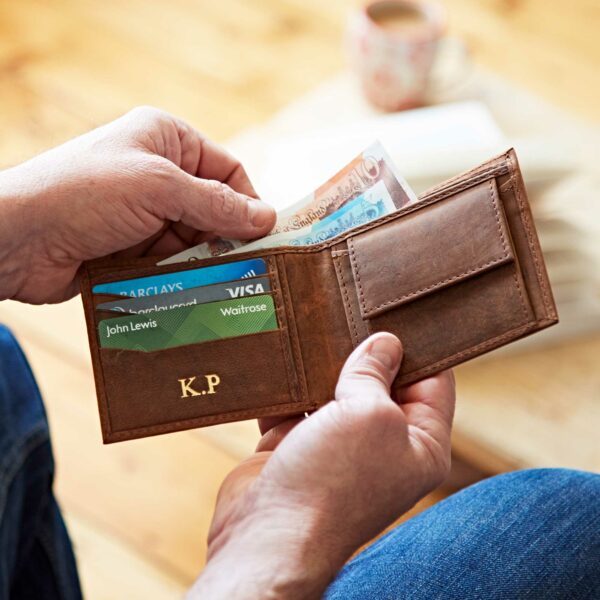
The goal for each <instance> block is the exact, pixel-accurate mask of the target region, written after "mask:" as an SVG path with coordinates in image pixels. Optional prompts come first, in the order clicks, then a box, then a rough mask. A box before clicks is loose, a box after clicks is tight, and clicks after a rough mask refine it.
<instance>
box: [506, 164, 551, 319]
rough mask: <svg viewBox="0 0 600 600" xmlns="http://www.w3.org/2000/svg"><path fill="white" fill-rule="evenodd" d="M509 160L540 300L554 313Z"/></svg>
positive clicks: (514, 172)
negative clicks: (540, 292) (540, 291)
mask: <svg viewBox="0 0 600 600" xmlns="http://www.w3.org/2000/svg"><path fill="white" fill-rule="evenodd" d="M509 160H510V161H511V166H512V173H511V178H510V181H511V186H512V188H513V189H514V190H515V194H516V196H517V204H518V205H519V212H520V216H521V221H522V223H523V225H524V226H525V234H526V235H527V243H528V245H529V249H530V250H531V254H532V256H533V263H534V265H535V273H536V277H537V280H538V285H539V286H540V288H541V290H542V302H543V303H544V308H545V309H546V314H551V315H554V310H553V309H552V303H551V302H550V298H549V297H548V290H547V289H546V286H545V285H544V277H543V275H542V269H541V266H540V261H539V257H538V253H537V249H536V247H535V244H534V242H533V236H532V232H531V223H530V222H529V215H528V213H527V210H525V207H524V205H523V199H522V198H521V192H520V190H519V186H518V185H516V184H515V183H514V182H515V179H516V177H517V168H516V166H515V165H514V162H513V161H512V159H511V158H510V157H509Z"/></svg>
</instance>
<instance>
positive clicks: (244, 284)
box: [96, 277, 271, 315]
mask: <svg viewBox="0 0 600 600" xmlns="http://www.w3.org/2000/svg"><path fill="white" fill-rule="evenodd" d="M270 291H271V282H270V281H269V278H268V277H256V278H253V279H238V280H237V281H228V282H226V283H215V284H214V285H204V286H201V287H197V288H190V289H189V290H184V291H183V292H175V293H174V294H159V295H157V296H143V297H141V298H127V297H124V298H123V299H122V300H112V301H110V302H103V303H102V304H98V306H96V310H110V311H114V312H121V313H131V314H136V315H140V314H146V313H150V312H157V311H162V310H172V309H174V308H182V307H184V306H193V305H196V304H206V303H207V302H217V301H219V300H230V299H232V298H239V299H242V298H245V297H247V296H255V295H257V294H264V293H265V292H270Z"/></svg>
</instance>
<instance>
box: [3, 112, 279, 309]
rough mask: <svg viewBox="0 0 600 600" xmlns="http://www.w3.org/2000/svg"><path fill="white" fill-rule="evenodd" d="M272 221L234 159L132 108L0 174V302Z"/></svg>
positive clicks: (54, 298) (38, 295)
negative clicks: (98, 262) (123, 259)
mask: <svg viewBox="0 0 600 600" xmlns="http://www.w3.org/2000/svg"><path fill="white" fill-rule="evenodd" d="M274 224H275V212H274V210H273V209H272V208H270V207H269V206H267V205H266V204H265V203H263V202H261V201H259V200H256V193H255V191H254V189H253V187H252V184H251V183H250V181H249V179H248V177H247V175H246V173H245V172H244V169H243V168H242V166H241V165H240V163H239V162H237V161H236V160H235V159H234V158H233V157H231V156H230V155H229V154H227V153H226V152H225V151H224V150H223V149H222V148H220V147H218V146H216V145H215V144H213V143H212V142H210V141H208V140H206V139H205V138H203V137H202V136H201V135H200V134H199V133H198V132H197V131H195V130H194V129H192V128H191V127H190V126H189V125H187V124H185V123H184V122H182V121H180V120H178V119H176V118H174V117H172V116H170V115H168V114H166V113H164V112H161V111H159V110H156V109H153V108H138V109H135V110H133V111H132V112H130V113H128V114H126V115H125V116H123V117H121V118H120V119H118V120H116V121H114V122H112V123H109V124H108V125H105V126H104V127H101V128H99V129H96V130H94V131H92V132H90V133H88V134H86V135H83V136H81V137H79V138H76V139H74V140H71V141H70V142H68V143H66V144H64V145H62V146H59V147H58V148H55V149H53V150H50V151H48V152H46V153H44V154H41V155H40V156H37V157H35V158H34V159H32V160H30V161H28V162H27V163H24V164H22V165H20V166H18V167H15V168H12V169H9V170H7V171H4V172H2V173H0V300H1V299H3V298H14V299H16V300H22V301H24V302H32V303H35V304H38V303H44V302H60V301H61V300H65V299H67V298H70V297H71V296H73V295H75V294H76V293H77V291H78V287H79V286H78V281H77V272H78V269H79V267H80V266H81V263H82V262H83V261H84V260H88V259H91V258H96V257H100V256H105V255H109V254H115V253H118V254H119V255H124V256H132V257H133V256H143V255H168V254H174V253H177V252H179V251H181V250H184V249H185V248H188V247H190V246H193V245H195V244H197V243H200V242H201V241H203V240H204V239H206V237H207V236H209V235H215V234H216V235H222V236H225V237H231V238H237V239H252V238H256V237H260V236H262V235H265V234H266V233H268V232H269V230H270V229H272V227H273V225H274Z"/></svg>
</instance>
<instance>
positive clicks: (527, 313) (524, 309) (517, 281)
mask: <svg viewBox="0 0 600 600" xmlns="http://www.w3.org/2000/svg"><path fill="white" fill-rule="evenodd" d="M513 279H514V280H515V286H516V288H517V291H518V292H519V298H520V299H521V308H522V309H523V313H524V314H525V316H526V318H527V319H529V311H528V310H527V305H526V304H525V298H524V297H523V292H522V290H521V284H520V283H519V278H518V277H517V270H516V268H515V271H514V273H513Z"/></svg>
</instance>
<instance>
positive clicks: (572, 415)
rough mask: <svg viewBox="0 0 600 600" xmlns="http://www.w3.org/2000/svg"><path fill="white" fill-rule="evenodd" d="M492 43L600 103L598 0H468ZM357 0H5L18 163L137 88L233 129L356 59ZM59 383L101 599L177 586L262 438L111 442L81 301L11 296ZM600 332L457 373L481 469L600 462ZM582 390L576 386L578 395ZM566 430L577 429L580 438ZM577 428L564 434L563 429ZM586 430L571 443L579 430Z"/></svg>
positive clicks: (67, 497) (209, 129) (6, 144)
mask: <svg viewBox="0 0 600 600" xmlns="http://www.w3.org/2000/svg"><path fill="white" fill-rule="evenodd" d="M446 4H447V5H448V7H449V8H450V10H451V32H452V33H455V34H459V35H461V36H463V37H464V39H466V40H467V42H468V44H469V46H470V47H471V49H472V52H473V55H474V57H475V58H476V59H477V60H479V61H481V63H483V64H485V65H486V66H488V67H490V68H492V69H495V70H496V71H497V72H499V73H501V74H503V75H504V76H506V77H508V78H511V79H512V80H514V81H515V82H517V83H520V84H522V85H524V86H528V87H529V88H530V89H532V90H533V91H535V92H537V93H539V94H541V95H543V96H545V97H547V98H549V99H551V100H553V101H554V102H556V103H557V104H559V105H561V106H563V107H566V108H568V109H571V110H572V111H574V112H576V113H578V114H579V115H581V116H583V117H588V118H593V119H596V120H597V119H598V117H599V116H600V102H598V97H599V86H600V82H598V79H597V65H598V64H599V62H600V45H599V44H598V42H597V36H596V30H597V22H598V21H597V19H598V4H597V2H596V1H595V0H574V1H573V2H571V3H564V2H558V0H529V1H519V0H504V1H501V0H452V1H449V2H447V3H446ZM352 5H354V3H353V2H347V1H344V0H330V1H329V2H321V1H319V0H265V1H264V2H260V3H258V2H255V3H251V2H246V1H245V0H221V1H219V2H214V1H211V0H172V1H171V2H169V3H158V2H154V3H153V2H144V1H143V0H129V1H128V2H122V1H120V0H104V1H103V2H96V1H93V0H55V1H54V2H52V3H49V2H45V1H44V0H19V2H11V3H9V2H4V3H2V4H1V5H0V165H2V166H6V165H10V164H13V163H15V162H18V161H20V160H23V159H25V158H27V157H28V156H30V155H32V154H33V153H35V152H38V151H40V150H42V149H44V148H46V147H48V146H51V145H54V144H57V143H60V142H61V141H63V140H65V139H68V138H70V137H72V136H74V135H76V134H79V133H81V132H83V131H85V130H87V129H89V128H90V127H93V126H95V125H98V124H100V123H102V122H104V121H107V120H109V119H112V118H114V117H116V116H117V115H119V114H121V113H123V112H125V111H126V110H128V109H129V108H130V107H132V106H134V105H137V104H154V105H158V106H161V107H162V108H165V109H167V110H170V111H172V112H174V113H176V114H178V115H180V116H182V117H184V118H186V119H187V120H189V121H191V122H192V123H193V124H195V125H196V126H198V127H199V128H201V129H202V130H204V131H205V132H206V134H207V135H209V136H211V137H213V138H215V139H217V140H221V141H222V140H226V139H228V138H230V137H231V136H233V135H235V134H237V133H238V132H239V131H240V130H241V129H242V128H244V127H246V126H248V125H252V124H255V123H259V122H261V121H264V120H266V119H268V118H269V117H270V116H271V115H272V114H273V113H274V111H276V110H277V109H279V108H281V107H282V106H284V105H285V104H287V103H288V102H290V101H291V100H292V99H294V98H295V97H297V96H298V95H299V94H301V93H304V92H306V91H307V90H309V89H310V88H312V87H313V86H314V85H315V84H317V83H318V82H320V81H322V80H323V79H324V78H326V77H328V76H330V75H332V74H333V73H335V72H337V71H338V70H339V69H340V68H341V67H342V65H343V62H344V58H343V52H342V46H341V34H342V31H343V24H344V19H345V15H346V13H347V10H348V8H349V7H350V6H352ZM0 320H2V321H4V322H6V323H7V324H9V325H10V326H12V327H13V329H15V331H16V332H17V333H18V334H19V336H20V338H21V340H22V342H23V344H24V346H25V349H26V352H27V353H28V355H29V357H30V359H31V362H32V364H33V368H34V370H35V372H36V375H37V377H38V379H39V382H40V385H41V388H42V391H43V393H44V396H45V399H46V402H47V407H48V413H49V418H50V423H51V427H52V432H53V437H54V443H55V454H56V460H57V464H58V473H57V491H58V495H59V499H60V501H61V503H62V505H63V507H64V508H65V510H66V514H67V518H68V524H69V527H70V528H71V531H72V533H73V536H74V539H75V543H76V549H77V553H78V556H79V560H80V567H81V571H82V579H83V583H84V587H85V590H86V592H87V597H89V598H114V597H115V589H117V588H118V589H119V596H120V597H126V598H130V599H135V598H152V599H155V598H173V597H177V596H178V594H180V592H181V591H182V590H183V589H184V588H185V587H186V586H187V585H188V584H189V583H190V581H192V580H193V578H194V577H195V576H196V574H197V573H198V571H199V569H200V567H201V565H202V563H203V560H204V539H205V537H206V532H207V528H208V524H209V521H210V515H211V510H212V505H213V502H214V497H215V494H216V491H217V489H218V486H219V484H220V481H221V480H222V479H223V477H224V475H225V474H226V473H227V472H228V471H229V470H230V469H231V468H232V467H233V466H234V464H235V463H236V461H237V460H238V457H239V456H240V455H243V454H244V453H245V452H247V451H248V449H249V448H250V447H251V445H252V444H253V442H254V440H255V437H256V433H255V430H254V429H253V427H254V426H253V425H251V424H236V425H231V426H225V427H220V428H211V429H207V430H202V431H199V432H185V433H181V434H177V435H172V436H164V437H161V438H154V439H148V440H140V441H136V442H131V443H127V444H121V445H115V446H111V447H103V446H102V445H101V443H100V432H99V426H98V419H97V414H96V408H95V403H94V399H93V397H94V391H93V383H92V378H91V372H90V365H89V356H88V350H87V346H86V342H85V334H84V330H83V322H82V315H81V307H80V306H79V301H78V300H75V301H72V302H70V303H66V304H63V305H60V306H55V307H29V306H22V305H15V304H13V303H2V304H0ZM599 350H600V341H599V340H598V339H588V340H581V341H577V342H572V343H570V344H567V345H563V346H560V347H557V348H553V349H547V350H542V351H539V352H535V353H533V354H527V355H523V357H520V358H519V357H506V358H502V359H498V360H494V361H493V362H492V361H479V362H475V363H472V364H470V365H468V366H465V367H463V368H461V369H460V370H459V373H458V379H459V385H460V387H461V390H462V391H461V401H460V404H459V412H458V415H457V425H458V427H457V433H456V436H455V448H456V451H457V452H458V453H459V454H460V455H461V456H463V457H465V458H468V460H469V461H471V462H473V463H474V464H476V465H478V466H479V467H480V468H481V469H484V470H488V471H497V470H502V469H505V468H509V467H513V466H524V465H538V464H555V465H556V464H568V465H572V466H581V467H591V466H593V465H594V464H597V462H596V461H597V456H596V455H594V448H593V445H592V444H587V443H584V444H582V440H583V439H584V438H585V439H593V437H590V436H593V435H594V434H595V431H594V430H593V423H594V419H596V421H595V422H596V423H598V420H597V419H598V417H597V403H596V401H597V398H598V391H599V388H598V385H599V384H598V369H597V356H598V352H599ZM573 390H576V392H575V393H573ZM566 430H569V431H573V432H574V433H573V435H572V436H571V437H564V432H565V431H566ZM558 439H560V440H561V441H560V443H557V442H556V440H558ZM571 440H572V443H571Z"/></svg>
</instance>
